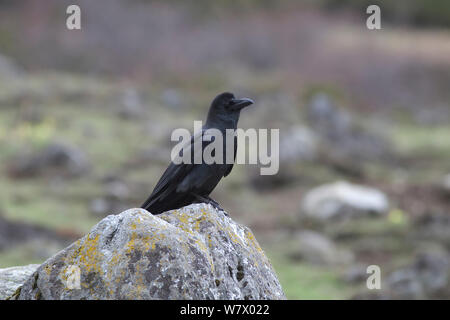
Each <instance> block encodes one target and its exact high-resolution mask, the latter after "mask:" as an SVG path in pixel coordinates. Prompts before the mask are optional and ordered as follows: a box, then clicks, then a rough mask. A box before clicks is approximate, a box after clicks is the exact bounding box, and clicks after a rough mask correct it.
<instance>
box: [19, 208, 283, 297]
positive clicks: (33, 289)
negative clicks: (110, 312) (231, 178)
mask: <svg viewBox="0 0 450 320" xmlns="http://www.w3.org/2000/svg"><path fill="white" fill-rule="evenodd" d="M77 275H79V277H77ZM77 278H79V280H80V281H77ZM13 298H15V299H284V298H285V296H284V293H283V291H282V288H281V286H280V284H279V282H278V279H277V276H276V274H275V272H274V270H273V269H272V267H271V265H270V263H269V261H268V259H267V257H266V256H265V255H264V252H263V250H262V249H261V247H260V246H259V244H258V243H257V241H256V240H255V237H254V235H253V234H252V232H251V231H250V229H248V228H246V227H244V226H242V225H239V224H237V223H236V222H234V221H233V220H232V219H231V218H229V217H227V216H226V215H225V214H224V213H223V212H218V211H216V210H215V209H214V208H212V207H211V206H209V205H204V204H193V205H190V206H187V207H184V208H181V209H178V210H173V211H169V212H166V213H163V214H161V215H158V216H153V215H151V214H150V213H149V212H147V211H145V210H143V209H130V210H127V211H125V212H122V213H121V214H118V215H110V216H108V217H106V218H104V219H103V220H102V221H100V222H99V223H98V224H97V225H96V226H94V227H93V229H92V230H91V231H90V232H89V233H88V234H87V235H86V236H85V237H83V238H81V239H79V240H78V241H76V242H74V243H73V244H72V245H70V246H69V247H67V248H66V249H64V250H62V251H60V252H59V253H57V254H56V255H54V256H53V257H51V258H50V259H48V260H47V261H46V262H45V263H43V264H42V265H41V266H40V267H39V268H38V270H37V271H36V273H34V274H33V275H32V276H31V277H30V278H29V279H28V280H27V281H26V282H25V284H24V285H23V287H22V288H21V290H20V292H18V293H17V294H16V295H15V296H14V297H13Z"/></svg>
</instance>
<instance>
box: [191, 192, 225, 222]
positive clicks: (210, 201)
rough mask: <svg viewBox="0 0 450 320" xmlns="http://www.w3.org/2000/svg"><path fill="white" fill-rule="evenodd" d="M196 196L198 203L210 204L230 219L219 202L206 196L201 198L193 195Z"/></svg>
mask: <svg viewBox="0 0 450 320" xmlns="http://www.w3.org/2000/svg"><path fill="white" fill-rule="evenodd" d="M193 195H194V196H195V198H196V199H197V201H198V203H206V204H210V205H212V206H213V207H214V209H216V210H218V211H222V212H223V214H225V215H226V216H227V217H228V213H226V212H225V210H223V209H222V208H221V207H220V205H219V203H217V201H215V200H213V199H211V198H210V197H208V196H206V197H203V196H200V195H198V194H193Z"/></svg>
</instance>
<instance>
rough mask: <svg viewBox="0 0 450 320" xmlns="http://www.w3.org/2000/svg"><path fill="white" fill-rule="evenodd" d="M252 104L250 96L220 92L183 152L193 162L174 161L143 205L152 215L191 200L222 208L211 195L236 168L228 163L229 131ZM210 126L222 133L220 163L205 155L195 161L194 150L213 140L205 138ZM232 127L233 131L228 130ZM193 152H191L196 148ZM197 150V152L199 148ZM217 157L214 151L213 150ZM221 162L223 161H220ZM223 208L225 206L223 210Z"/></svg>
mask: <svg viewBox="0 0 450 320" xmlns="http://www.w3.org/2000/svg"><path fill="white" fill-rule="evenodd" d="M251 104H253V101H252V100H251V99H247V98H245V99H236V98H235V97H234V95H233V94H232V93H229V92H225V93H222V94H219V95H218V96H217V97H216V98H215V99H214V100H213V101H212V103H211V106H210V108H209V112H208V117H207V119H206V123H205V125H204V126H203V127H202V130H201V131H200V132H198V133H195V134H194V135H193V136H192V137H191V140H190V142H189V143H188V145H186V146H185V148H184V149H183V150H182V152H180V156H182V154H183V152H190V153H191V162H190V163H180V164H178V162H177V164H175V163H174V161H172V162H171V163H170V165H169V167H168V168H167V169H166V171H165V172H164V174H163V175H162V177H161V178H160V179H159V181H158V183H157V184H156V187H155V188H154V190H153V192H152V194H151V195H150V197H148V199H147V200H146V201H145V202H144V204H143V205H142V206H141V207H142V208H144V209H146V210H148V211H149V212H150V213H152V214H160V213H162V212H165V211H168V210H173V209H178V208H181V207H184V206H186V205H189V204H191V203H199V202H204V203H209V204H211V205H213V206H214V207H215V208H217V209H220V207H219V205H218V203H217V202H216V201H214V200H213V199H211V198H210V197H209V194H210V193H211V192H212V191H213V190H214V188H215V187H216V185H217V184H218V183H219V181H220V180H221V179H222V177H226V176H227V175H228V174H229V173H230V172H231V169H232V168H233V163H232V162H231V163H227V162H226V159H227V157H226V150H227V140H228V139H226V134H227V131H228V132H230V131H231V132H232V133H234V131H235V130H236V128H237V123H238V120H239V115H240V111H241V109H243V108H245V107H247V106H249V105H251ZM208 129H217V130H219V131H220V132H221V133H222V136H223V153H224V154H223V161H222V164H221V163H212V164H208V163H205V161H204V159H203V157H202V158H201V162H200V163H198V162H197V164H196V163H195V162H194V158H195V154H194V153H195V152H202V154H203V150H204V149H205V147H206V146H207V145H208V144H210V143H211V142H212V141H214V139H210V141H208V139H205V133H208V131H207V130H208ZM227 129H231V130H227ZM233 141H234V149H233V152H234V154H233V159H235V158H236V150H237V139H236V137H235V136H234V138H233ZM198 142H200V143H201V144H200V146H201V148H196V147H195V146H194V143H198ZM193 150H194V152H191V151H193ZM196 150H197V151H196ZM211 154H212V155H213V156H214V153H211ZM218 162H220V161H218ZM220 210H222V209H220Z"/></svg>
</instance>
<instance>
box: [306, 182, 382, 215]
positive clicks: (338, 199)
mask: <svg viewBox="0 0 450 320" xmlns="http://www.w3.org/2000/svg"><path fill="white" fill-rule="evenodd" d="M388 210H389V201H388V198H387V197H386V195H385V194H384V193H382V192H381V191H379V190H377V189H374V188H370V187H366V186H360V185H355V184H351V183H348V182H344V181H342V182H336V183H332V184H327V185H323V186H319V187H317V188H315V189H312V190H311V191H309V192H308V193H307V194H306V195H305V196H304V198H303V201H302V208H301V213H302V214H303V215H304V216H307V217H310V218H313V219H317V220H329V219H333V220H334V219H336V220H341V219H347V218H358V217H367V216H378V215H383V214H385V213H387V212H388Z"/></svg>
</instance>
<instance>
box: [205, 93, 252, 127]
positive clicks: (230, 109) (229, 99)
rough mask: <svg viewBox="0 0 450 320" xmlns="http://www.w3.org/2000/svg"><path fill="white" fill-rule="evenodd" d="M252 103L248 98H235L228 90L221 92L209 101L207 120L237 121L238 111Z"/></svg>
mask: <svg viewBox="0 0 450 320" xmlns="http://www.w3.org/2000/svg"><path fill="white" fill-rule="evenodd" d="M253 103H254V102H253V100H252V99H248V98H242V99H236V98H235V96H234V94H232V93H230V92H224V93H221V94H219V95H218V96H217V97H215V98H214V100H213V101H212V103H211V107H210V109H209V113H208V121H210V122H211V121H214V122H217V121H220V122H227V120H229V121H232V122H237V121H238V119H239V113H240V111H241V110H242V109H243V108H245V107H247V106H249V105H251V104H253Z"/></svg>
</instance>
